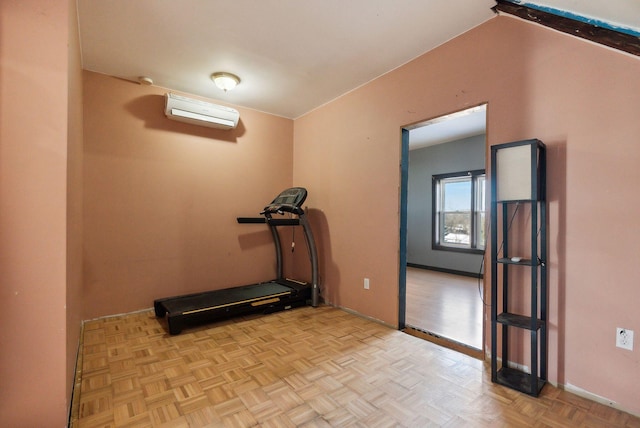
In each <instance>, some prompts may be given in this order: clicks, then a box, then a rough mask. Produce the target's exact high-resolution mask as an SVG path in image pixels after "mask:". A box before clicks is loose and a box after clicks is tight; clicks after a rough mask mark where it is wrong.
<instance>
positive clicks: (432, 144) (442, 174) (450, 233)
mask: <svg viewBox="0 0 640 428" xmlns="http://www.w3.org/2000/svg"><path fill="white" fill-rule="evenodd" d="M486 112H487V105H486V104H482V105H479V106H475V107H472V108H468V109H465V110H462V111H458V112H455V113H451V114H447V115H445V116H441V117H437V118H435V119H430V120H427V121H423V122H420V123H417V124H414V125H411V126H406V127H404V128H403V130H402V178H401V182H402V183H401V193H400V195H401V216H400V217H401V218H400V223H401V224H400V226H401V227H400V235H401V236H400V245H401V248H400V255H401V256H400V275H399V283H400V293H399V295H400V313H399V325H400V327H401V328H403V329H404V331H406V332H408V333H410V334H414V335H416V336H419V337H423V338H425V339H427V340H430V341H433V342H436V343H438V344H441V345H443V346H447V347H450V348H454V349H457V350H459V351H461V352H464V353H467V354H469V355H473V356H475V357H477V358H483V357H484V319H485V313H486V310H485V308H486V305H485V303H484V281H483V275H484V249H485V241H486V238H485V236H486V232H485V231H486V227H485V223H486V222H485V218H486V209H485V206H486V194H487V193H486V191H485V185H484V183H485V181H486V180H485V179H484V174H485V159H486Z"/></svg>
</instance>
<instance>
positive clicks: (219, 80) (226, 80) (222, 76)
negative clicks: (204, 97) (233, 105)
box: [211, 71, 240, 92]
mask: <svg viewBox="0 0 640 428" xmlns="http://www.w3.org/2000/svg"><path fill="white" fill-rule="evenodd" d="M211 80H213V83H215V84H216V86H217V87H218V88H220V89H222V90H223V91H225V92H227V91H230V90H232V89H233V88H235V87H236V85H238V83H240V78H239V77H238V76H236V75H235V74H231V73H226V72H224V71H221V72H218V73H213V74H212V75H211Z"/></svg>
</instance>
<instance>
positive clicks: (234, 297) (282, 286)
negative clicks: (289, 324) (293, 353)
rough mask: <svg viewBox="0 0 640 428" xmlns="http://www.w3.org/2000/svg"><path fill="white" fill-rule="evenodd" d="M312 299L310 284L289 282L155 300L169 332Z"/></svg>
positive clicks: (263, 283) (274, 281)
mask: <svg viewBox="0 0 640 428" xmlns="http://www.w3.org/2000/svg"><path fill="white" fill-rule="evenodd" d="M310 296H311V289H310V287H309V284H307V283H304V282H298V281H291V280H287V279H280V280H273V281H269V282H262V283H258V284H251V285H244V286H241V287H233V288H225V289H221V290H213V291H207V292H203V293H195V294H187V295H184V296H176V297H168V298H164V299H158V300H156V301H154V309H155V313H156V316H157V317H164V316H165V315H166V316H167V321H168V323H169V332H170V333H171V334H179V333H180V332H181V331H182V328H183V327H185V326H187V325H191V324H199V323H203V322H209V321H213V320H216V319H221V318H226V317H230V316H238V315H243V314H247V313H253V312H263V313H269V312H276V311H279V310H284V309H289V308H292V307H297V306H303V305H305V304H306V302H307V300H308V299H309V298H310Z"/></svg>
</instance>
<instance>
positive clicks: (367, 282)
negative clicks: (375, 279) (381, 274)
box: [364, 278, 369, 290]
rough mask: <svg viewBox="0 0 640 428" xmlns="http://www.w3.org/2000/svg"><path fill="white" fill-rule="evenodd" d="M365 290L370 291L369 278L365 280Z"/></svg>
mask: <svg viewBox="0 0 640 428" xmlns="http://www.w3.org/2000/svg"><path fill="white" fill-rule="evenodd" d="M364 289H365V290H368V289H369V278H365V279H364Z"/></svg>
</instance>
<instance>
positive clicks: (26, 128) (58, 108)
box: [0, 0, 75, 427]
mask: <svg viewBox="0 0 640 428" xmlns="http://www.w3.org/2000/svg"><path fill="white" fill-rule="evenodd" d="M68 32H69V2H68V1H63V2H50V1H47V0H28V1H18V0H8V1H2V2H0V284H1V286H0V302H1V303H2V310H1V311H0V323H1V324H2V329H1V330H0V379H2V380H1V381H0V420H1V421H2V425H3V426H11V427H36V426H64V425H65V424H66V422H67V411H68V408H67V406H68V395H67V392H68V385H67V383H68V381H69V379H70V377H69V376H68V373H67V367H68V366H67V362H68V360H67V353H66V350H67V348H66V327H67V326H66V322H67V319H66V310H65V305H66V251H67V242H66V239H67V206H66V201H67V188H66V187H67V127H68V120H67V97H68V79H69V76H68V67H69V62H68V46H67V43H68V39H69V37H68ZM74 357H75V355H74Z"/></svg>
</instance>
